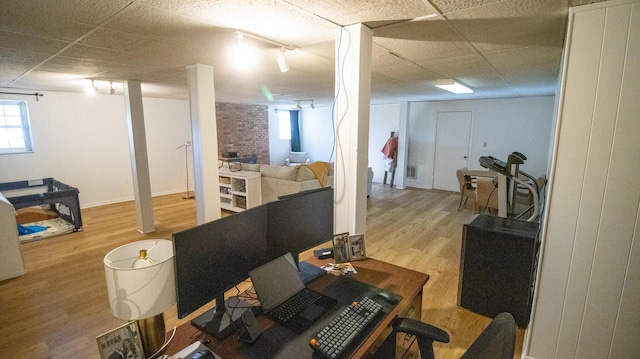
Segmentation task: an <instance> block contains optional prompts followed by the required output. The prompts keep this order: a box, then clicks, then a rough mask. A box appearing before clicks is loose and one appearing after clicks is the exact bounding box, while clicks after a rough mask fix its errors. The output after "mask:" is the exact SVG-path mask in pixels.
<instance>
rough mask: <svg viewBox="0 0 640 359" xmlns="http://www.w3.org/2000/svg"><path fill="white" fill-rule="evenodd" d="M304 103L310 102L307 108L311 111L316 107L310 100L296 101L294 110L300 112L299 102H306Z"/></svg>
mask: <svg viewBox="0 0 640 359" xmlns="http://www.w3.org/2000/svg"><path fill="white" fill-rule="evenodd" d="M306 101H310V102H311V103H310V104H309V108H311V109H312V110H313V109H314V108H316V106H315V105H314V104H313V99H310V100H296V103H297V104H296V108H297V109H298V110H301V109H302V105H301V104H300V103H301V102H306Z"/></svg>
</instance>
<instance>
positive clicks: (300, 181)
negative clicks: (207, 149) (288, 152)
mask: <svg viewBox="0 0 640 359" xmlns="http://www.w3.org/2000/svg"><path fill="white" fill-rule="evenodd" d="M242 170H243V171H253V172H260V174H261V177H260V186H261V191H262V203H267V202H272V201H275V200H277V199H278V197H279V196H284V195H287V194H292V193H298V192H301V191H307V190H310V189H316V188H320V187H322V185H321V184H320V181H318V179H317V178H316V176H315V175H314V173H313V171H311V169H310V168H309V167H307V166H304V165H301V166H296V167H278V166H270V165H264V164H246V163H243V164H242ZM332 184H333V165H331V166H330V167H329V177H328V179H327V186H330V185H332Z"/></svg>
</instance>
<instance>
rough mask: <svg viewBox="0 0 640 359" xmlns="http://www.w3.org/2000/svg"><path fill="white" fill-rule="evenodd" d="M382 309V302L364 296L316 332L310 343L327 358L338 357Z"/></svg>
mask: <svg viewBox="0 0 640 359" xmlns="http://www.w3.org/2000/svg"><path fill="white" fill-rule="evenodd" d="M381 311H382V305H381V304H379V303H376V302H375V301H374V300H373V299H371V298H369V297H362V298H361V299H360V301H356V302H353V303H352V304H351V305H349V306H348V307H347V308H346V309H345V310H344V311H342V313H340V315H339V316H338V317H336V319H334V320H333V321H332V322H331V323H329V324H328V325H327V326H326V327H325V328H324V329H322V330H321V331H320V332H319V333H318V334H316V335H315V336H314V337H313V338H312V339H311V342H310V343H309V344H310V345H311V348H313V350H315V351H317V352H319V353H320V354H322V355H323V356H324V357H326V358H338V357H339V356H340V355H341V354H342V353H343V352H344V350H345V349H346V348H347V347H348V346H349V344H351V343H353V341H354V339H356V338H357V337H358V335H359V334H360V333H362V332H363V331H364V330H365V329H367V327H368V326H369V324H371V323H372V320H373V319H374V318H375V317H376V316H377V315H378V313H380V312H381Z"/></svg>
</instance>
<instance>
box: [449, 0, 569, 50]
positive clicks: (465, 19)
mask: <svg viewBox="0 0 640 359" xmlns="http://www.w3.org/2000/svg"><path fill="white" fill-rule="evenodd" d="M447 18H448V19H449V20H450V24H451V25H452V26H453V27H455V28H456V29H457V30H458V31H459V32H460V34H462V36H463V37H464V38H465V39H466V40H468V41H469V42H470V43H471V44H472V45H473V46H474V47H475V48H476V49H477V50H478V51H480V52H482V53H487V52H493V51H499V50H504V49H509V48H516V47H527V46H542V45H546V46H562V39H563V34H564V31H565V21H564V19H565V18H566V7H564V6H563V5H562V2H560V1H558V0H519V1H503V2H498V3H492V4H489V5H485V6H482V7H478V8H473V9H469V10H463V11H459V12H455V13H452V14H449V15H447Z"/></svg>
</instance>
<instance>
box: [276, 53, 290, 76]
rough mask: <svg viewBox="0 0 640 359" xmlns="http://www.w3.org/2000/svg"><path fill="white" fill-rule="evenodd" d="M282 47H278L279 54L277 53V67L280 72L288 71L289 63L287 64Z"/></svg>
mask: <svg viewBox="0 0 640 359" xmlns="http://www.w3.org/2000/svg"><path fill="white" fill-rule="evenodd" d="M284 51H285V50H284V47H283V48H281V49H280V55H278V67H279V68H280V72H287V71H289V65H288V64H287V59H285V58H284Z"/></svg>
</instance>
